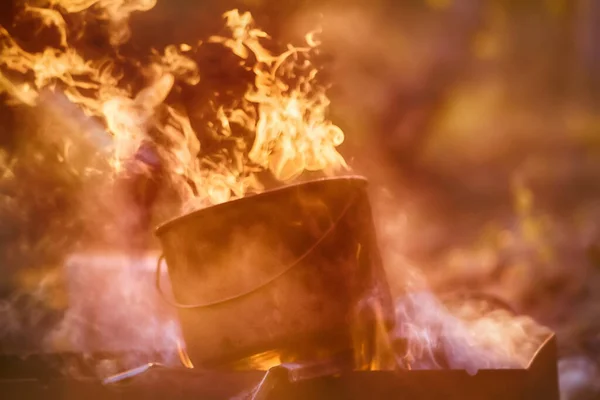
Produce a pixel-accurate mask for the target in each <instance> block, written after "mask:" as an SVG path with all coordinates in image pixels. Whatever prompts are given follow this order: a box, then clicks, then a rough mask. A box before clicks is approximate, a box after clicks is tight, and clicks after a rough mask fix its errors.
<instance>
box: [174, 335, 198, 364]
mask: <svg viewBox="0 0 600 400" xmlns="http://www.w3.org/2000/svg"><path fill="white" fill-rule="evenodd" d="M176 343H177V354H178V355H179V360H180V361H181V364H183V366H184V367H186V368H194V364H193V363H192V360H190V356H189V355H188V353H187V351H186V350H185V347H184V346H183V344H182V343H181V341H179V340H177V341H176Z"/></svg>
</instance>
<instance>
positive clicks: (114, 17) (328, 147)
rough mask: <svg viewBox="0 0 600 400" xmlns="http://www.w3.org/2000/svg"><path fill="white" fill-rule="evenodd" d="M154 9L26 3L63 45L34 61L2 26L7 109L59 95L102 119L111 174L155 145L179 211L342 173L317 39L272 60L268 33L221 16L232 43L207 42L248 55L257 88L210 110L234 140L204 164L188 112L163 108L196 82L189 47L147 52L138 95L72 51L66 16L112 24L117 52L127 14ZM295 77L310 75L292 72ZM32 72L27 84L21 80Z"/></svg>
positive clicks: (151, 1)
mask: <svg viewBox="0 0 600 400" xmlns="http://www.w3.org/2000/svg"><path fill="white" fill-rule="evenodd" d="M155 3H156V0H137V1H125V0H49V1H46V2H42V3H40V2H36V3H35V6H32V5H29V3H28V2H25V6H24V8H23V10H22V11H23V15H27V16H30V17H33V18H36V19H37V20H39V21H40V22H41V23H42V24H43V25H44V26H46V27H48V28H51V29H55V30H57V31H58V33H59V37H60V40H59V42H60V43H59V47H57V48H50V47H49V48H46V49H44V50H43V51H42V52H40V53H30V52H28V51H26V50H24V49H23V48H21V47H20V46H19V44H18V42H17V40H15V39H13V38H12V37H11V36H10V34H9V33H8V31H7V30H6V29H4V28H2V27H0V44H1V45H2V46H1V50H0V90H1V91H5V92H7V93H9V94H10V96H11V97H12V99H13V101H15V100H16V101H18V102H20V103H23V104H28V105H31V106H33V105H35V104H37V102H38V98H39V96H40V94H41V93H42V91H43V90H49V91H60V92H62V93H64V95H65V96H66V97H67V98H68V99H69V100H70V101H71V102H73V103H74V104H77V105H78V106H79V107H80V108H81V110H82V111H83V112H84V113H85V114H86V115H88V116H91V117H97V118H100V119H101V120H102V121H104V125H105V128H106V131H107V132H108V133H109V134H110V135H111V136H112V137H113V144H114V149H113V160H112V165H113V166H114V169H115V171H117V172H119V171H121V170H122V166H123V163H124V161H125V160H127V159H129V158H131V157H132V155H133V154H134V153H135V152H136V151H137V149H138V148H139V147H140V145H141V143H142V142H143V141H152V142H155V143H157V144H159V145H158V146H157V147H158V150H157V151H158V153H159V156H160V158H161V159H162V161H163V163H164V164H165V167H166V168H165V170H167V171H168V174H169V177H170V181H171V182H172V183H173V186H175V188H176V189H177V191H178V193H179V195H180V198H181V200H182V203H183V204H184V211H186V210H189V209H195V208H199V207H204V206H207V205H211V204H217V203H222V202H225V201H228V200H231V199H234V198H239V197H242V196H244V195H245V194H246V193H247V192H250V191H253V192H256V191H260V190H261V189H262V186H261V184H260V183H259V181H258V179H257V178H256V173H257V172H259V171H261V170H268V171H270V172H271V173H272V174H273V175H274V177H275V178H277V179H279V180H280V181H288V180H291V179H294V178H296V177H298V176H299V175H300V174H302V173H303V172H304V171H323V172H324V173H326V174H333V173H334V172H335V171H337V170H339V169H340V168H347V165H346V163H345V161H344V159H343V157H342V156H341V155H340V154H339V153H338V152H337V150H336V147H337V146H339V145H340V144H341V143H342V142H343V140H344V134H343V132H342V130H341V129H340V128H339V127H337V126H336V125H334V124H333V123H331V122H330V121H329V120H327V118H326V113H327V109H328V106H329V100H328V98H327V96H326V94H325V89H324V88H323V87H321V86H319V85H318V84H317V83H316V81H315V77H316V75H317V69H316V68H315V67H314V66H313V65H312V64H311V62H310V59H309V58H308V55H309V54H308V53H309V52H310V51H312V50H313V49H314V48H315V47H316V46H317V45H318V42H317V41H316V40H315V37H314V36H315V33H314V32H313V33H310V34H309V35H307V37H306V42H307V45H306V46H305V47H302V48H295V47H292V46H288V50H287V51H285V52H284V53H282V54H280V55H273V54H271V52H269V51H268V50H267V49H266V48H265V47H263V45H262V44H261V43H260V40H264V39H268V35H267V34H266V33H265V32H263V31H261V30H259V29H256V28H254V27H252V25H253V20H252V16H251V15H250V14H249V13H243V14H240V13H239V12H238V11H237V10H232V11H229V12H227V13H225V14H224V17H225V19H226V23H227V26H228V27H229V29H230V30H231V33H232V35H231V37H230V38H225V37H211V38H210V39H209V41H210V42H213V43H214V42H217V43H221V44H223V45H224V46H226V47H228V48H229V49H231V51H232V52H233V53H234V54H235V55H237V56H238V57H240V58H241V59H242V60H243V61H244V62H245V63H248V62H249V61H248V59H249V55H250V54H251V53H252V54H254V56H255V58H256V62H255V64H254V65H249V66H247V67H250V68H251V69H252V70H253V71H254V73H255V80H254V86H253V87H252V88H250V89H249V90H248V91H247V93H246V95H245V96H244V98H243V99H240V101H239V102H238V105H237V106H236V107H235V108H232V107H226V106H218V107H216V111H215V112H216V115H215V117H216V118H217V119H218V120H219V121H220V125H221V126H220V127H219V128H218V133H219V134H220V135H222V136H223V137H229V138H230V139H232V140H237V142H236V143H237V144H236V146H234V149H233V150H232V151H230V153H231V152H232V153H233V154H229V155H227V156H224V157H220V158H215V157H214V156H211V157H209V156H202V154H201V143H200V142H199V141H198V139H197V135H196V132H195V131H194V130H193V128H192V125H191V123H190V120H189V118H188V116H187V114H186V112H185V111H183V108H182V107H180V106H178V105H176V104H170V103H168V102H167V97H168V96H169V94H170V93H171V91H172V89H173V88H174V87H175V86H176V85H177V84H178V83H179V82H183V83H185V84H187V85H192V86H193V85H196V84H198V82H199V81H200V71H199V70H198V66H197V65H196V63H195V62H194V61H193V60H192V59H191V58H189V57H188V56H186V55H185V53H187V52H189V51H192V50H193V47H192V46H191V45H189V44H185V43H182V44H179V45H170V46H167V47H166V48H165V49H164V51H162V52H159V51H153V54H152V56H151V63H150V64H149V65H146V66H141V67H140V72H141V73H142V74H144V76H145V77H146V81H147V82H148V84H147V85H146V86H145V87H144V88H143V89H142V90H140V91H139V92H137V93H136V92H134V91H133V90H132V89H131V87H130V86H131V85H129V84H128V82H127V79H126V77H125V76H124V75H123V74H122V73H121V72H120V71H118V68H117V67H116V65H115V63H114V60H112V59H108V58H104V59H94V60H89V59H86V58H84V57H83V56H82V55H81V54H80V53H79V52H78V50H77V49H76V48H74V47H73V46H71V45H70V36H69V35H72V34H73V32H70V31H69V30H68V29H67V27H66V22H65V19H64V18H63V15H64V14H65V13H79V12H82V11H85V10H87V9H90V8H94V10H95V11H96V12H95V13H94V16H95V17H96V18H99V19H101V20H106V21H109V22H110V24H112V25H111V31H110V33H111V37H110V40H111V44H112V45H113V46H118V45H120V44H122V43H124V42H125V41H126V40H128V38H129V29H128V27H127V19H128V17H129V16H130V14H131V13H133V12H134V11H144V10H149V9H151V8H152V7H154V5H155ZM40 4H41V5H40ZM75 34H77V32H75ZM301 55H302V57H301ZM137 64H138V65H139V62H137ZM299 70H302V71H308V72H305V73H304V74H299V73H296V71H299ZM31 74H32V75H33V80H30V79H27V78H26V76H28V75H31ZM288 81H290V82H292V81H293V82H295V83H293V84H292V83H288ZM159 114H160V116H161V117H160V118H157V115H159ZM232 125H239V126H241V127H243V128H244V129H245V130H246V131H247V132H248V135H249V138H252V139H253V142H252V145H251V148H249V149H248V148H247V146H246V144H245V141H244V140H243V139H240V138H232V137H231V136H232V135H231V129H232V128H231V127H232ZM207 128H208V129H211V126H207ZM150 131H152V132H157V133H152V134H150Z"/></svg>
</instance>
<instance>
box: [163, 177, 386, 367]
mask: <svg viewBox="0 0 600 400" xmlns="http://www.w3.org/2000/svg"><path fill="white" fill-rule="evenodd" d="M366 188H367V181H366V179H364V178H362V177H354V176H350V177H340V178H328V179H321V180H315V181H310V182H304V183H300V184H295V185H290V186H286V187H283V188H279V189H276V190H271V191H266V192H263V193H260V194H256V195H253V196H250V197H245V198H242V199H238V200H233V201H230V202H227V203H223V204H219V205H215V206H212V207H209V208H205V209H202V210H198V211H194V212H192V213H189V214H186V215H183V216H181V217H178V218H175V219H174V220H171V221H169V222H167V223H165V224H163V225H162V226H160V227H159V228H158V229H157V231H156V235H157V236H158V238H159V240H160V243H161V246H162V249H163V252H164V260H166V263H167V265H168V271H169V277H170V280H171V286H172V290H173V296H174V299H172V300H168V301H169V302H170V303H171V304H173V305H174V306H176V307H177V308H178V315H179V319H180V323H181V329H182V333H183V336H184V339H185V342H186V347H187V351H188V354H189V357H190V359H191V361H192V362H193V363H194V364H195V365H203V366H212V367H214V366H218V365H224V364H226V363H228V362H232V361H234V360H239V359H241V358H244V357H248V356H251V355H253V354H258V353H261V352H265V351H273V350H275V351H278V352H280V354H288V355H293V357H295V358H296V360H297V359H298V358H302V355H303V354H304V355H306V354H308V353H311V354H312V356H314V354H315V351H316V352H319V351H321V350H324V351H330V352H335V351H344V350H347V349H351V348H352V346H353V343H352V339H351V338H352V330H353V329H354V328H353V327H354V326H355V322H356V320H357V318H360V320H361V321H362V322H365V315H364V314H365V310H370V309H375V308H376V309H377V310H380V311H379V312H378V315H379V316H378V318H379V319H381V318H383V320H384V321H383V322H384V323H385V326H388V327H390V328H391V327H392V325H393V323H394V312H393V306H392V301H391V296H390V291H389V286H388V284H387V281H386V278H385V275H384V271H383V267H382V263H381V258H380V254H379V252H378V248H377V243H376V237H375V231H374V226H373V221H372V214H371V208H370V203H369V198H368V195H367V191H366ZM162 259H163V257H161V259H159V264H158V268H157V271H158V272H159V273H160V268H161V261H162ZM158 276H159V275H157V277H158ZM157 286H158V288H159V289H160V279H157ZM375 303H376V304H377V307H373V304H375ZM359 316H360V317H359ZM382 316H383V317H382ZM381 322H382V321H378V323H381ZM319 349H320V350H319Z"/></svg>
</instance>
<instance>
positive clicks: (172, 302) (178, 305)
mask: <svg viewBox="0 0 600 400" xmlns="http://www.w3.org/2000/svg"><path fill="white" fill-rule="evenodd" d="M357 197H358V196H355V197H354V198H352V199H351V200H350V201H348V203H346V205H345V206H344V209H343V210H342V212H341V213H340V215H339V217H338V218H337V219H336V220H335V221H334V222H333V223H332V224H331V225H330V226H329V228H327V230H326V231H325V232H323V234H322V235H321V237H320V238H318V239H317V240H316V241H315V242H314V243H313V244H312V245H311V246H310V247H309V248H308V250H306V251H305V252H304V253H302V254H301V255H300V256H299V257H298V258H297V259H296V260H294V262H292V263H291V264H289V265H288V266H286V267H285V268H284V269H283V270H281V271H280V272H278V273H277V274H275V275H273V276H272V277H270V278H268V279H267V280H265V281H264V282H261V283H259V284H258V285H256V286H255V287H253V288H250V289H248V290H246V291H244V292H242V293H238V294H235V295H233V296H229V297H226V298H224V299H220V300H217V301H212V302H208V303H203V304H182V303H179V302H177V301H175V300H171V299H169V298H167V296H166V295H165V292H164V291H163V290H162V286H161V284H160V272H161V270H162V264H163V261H164V260H165V256H164V254H161V255H160V257H158V261H157V263H156V289H157V290H158V293H159V294H160V295H161V297H162V298H163V299H164V300H165V301H166V302H167V303H168V304H169V305H171V306H173V307H176V308H181V309H186V310H189V309H194V308H203V307H211V306H216V305H218V304H222V303H225V302H228V301H231V300H236V299H239V298H240V297H243V296H246V295H249V294H251V293H254V292H256V291H257V290H260V289H262V288H263V287H265V286H267V285H268V284H269V283H271V282H273V281H274V280H275V279H277V278H279V277H280V276H282V275H283V274H285V273H286V272H288V271H289V270H290V269H292V268H294V267H295V266H296V265H298V264H300V262H302V260H304V259H305V258H306V257H308V255H310V253H312V252H313V251H314V250H315V249H316V248H317V247H319V245H320V244H321V243H322V242H323V241H324V240H325V238H327V237H328V236H329V235H330V234H331V233H332V232H333V231H334V230H335V228H337V226H338V224H339V222H340V221H341V220H342V218H344V216H345V215H346V213H347V212H348V210H349V209H350V207H351V206H352V204H354V201H355V200H356V199H357Z"/></svg>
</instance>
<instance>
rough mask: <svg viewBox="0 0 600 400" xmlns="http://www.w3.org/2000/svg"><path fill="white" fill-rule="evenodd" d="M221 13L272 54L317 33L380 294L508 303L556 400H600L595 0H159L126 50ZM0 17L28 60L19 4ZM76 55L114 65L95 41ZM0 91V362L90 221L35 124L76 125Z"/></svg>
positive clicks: (43, 328) (28, 340) (599, 85)
mask: <svg viewBox="0 0 600 400" xmlns="http://www.w3.org/2000/svg"><path fill="white" fill-rule="evenodd" d="M232 8H239V9H240V10H249V11H251V12H252V14H253V15H254V17H255V19H256V20H257V23H258V26H260V27H261V28H262V29H264V30H265V31H267V32H269V33H270V35H271V36H272V37H273V38H274V39H275V41H276V42H278V43H281V44H282V45H283V44H285V43H287V42H298V41H299V40H301V38H302V37H303V35H304V34H305V33H306V32H307V31H310V30H312V29H314V28H315V27H317V26H321V27H322V32H321V35H320V36H319V38H320V40H321V42H322V45H321V48H322V52H321V54H320V56H321V58H322V60H320V63H321V65H322V68H323V73H324V77H325V79H326V80H327V83H328V84H329V85H331V89H330V91H329V94H330V98H331V101H332V104H331V119H332V120H333V121H334V122H335V123H336V124H338V125H339V126H340V127H341V128H342V129H343V130H344V132H345V133H346V142H345V143H344V145H343V146H342V149H341V153H342V154H343V155H344V156H345V157H346V160H347V161H348V163H349V164H350V165H351V167H352V169H353V171H354V172H356V173H360V174H363V175H365V176H367V177H368V178H369V179H370V181H371V186H372V189H373V201H374V205H375V210H376V213H377V224H378V227H379V230H380V233H379V239H380V242H381V247H382V251H383V253H384V257H385V261H386V267H387V268H388V270H389V274H390V276H392V277H393V278H392V284H393V286H394V290H395V291H396V292H397V293H398V294H401V293H402V290H403V285H404V283H405V279H406V276H405V274H404V271H405V270H406V269H407V268H408V267H407V266H408V265H410V266H416V268H418V269H419V270H420V271H422V272H423V273H424V274H425V275H426V276H427V278H428V280H429V284H430V285H431V287H432V289H433V290H434V291H447V290H461V289H477V290H485V291H488V292H490V293H494V294H497V295H499V296H502V297H503V298H505V299H507V301H509V302H511V303H512V304H513V305H514V306H515V307H516V308H517V309H519V310H520V311H522V312H524V313H527V314H530V315H532V316H534V317H535V318H536V319H537V320H538V321H540V322H541V323H543V324H546V325H548V326H550V327H551V328H552V329H554V330H555V331H556V332H557V335H558V339H559V347H560V356H561V365H560V369H561V379H562V381H561V384H562V390H563V391H564V396H565V398H586V399H592V398H600V373H599V372H598V368H599V363H600V108H599V107H600V2H598V1H595V0H535V1H533V0H532V1H525V0H403V1H395V0H369V1H364V0H363V1H358V0H319V1H316V0H298V1H282V0H246V1H233V0H220V1H210V0H205V1H192V0H169V1H166V0H159V1H158V3H157V5H156V7H155V8H154V9H152V10H150V11H148V12H144V13H139V14H134V15H133V16H132V18H131V21H130V25H131V29H132V39H131V41H130V42H129V43H128V44H127V47H126V48H125V50H124V51H129V52H132V53H135V52H136V51H140V49H143V48H149V47H155V48H162V47H164V46H165V45H167V44H169V43H181V42H189V41H191V40H197V39H201V40H206V38H208V36H210V35H212V34H215V33H218V32H219V31H221V30H222V27H223V20H222V18H221V14H222V13H223V12H224V11H226V10H229V9H232ZM0 15H1V17H0V18H1V20H0V25H2V26H3V27H5V28H6V29H8V30H9V31H11V33H13V34H14V35H17V36H18V37H19V38H20V40H22V43H25V44H24V47H27V46H28V49H30V51H32V50H34V49H35V48H36V46H38V47H39V46H40V43H41V41H40V39H39V33H36V31H35V29H33V30H32V29H30V28H28V27H27V26H28V25H26V24H25V25H23V24H21V25H19V24H16V23H15V6H14V4H12V3H11V2H9V1H6V2H2V5H0ZM21 26H24V27H25V28H20V27H21ZM20 29H21V30H20ZM0 45H2V43H0ZM79 45H81V46H82V47H85V48H86V49H87V51H89V52H90V54H102V53H103V52H109V51H110V50H109V49H108V47H107V40H106V38H104V37H103V36H102V34H101V33H99V34H98V36H97V37H94V38H93V39H89V40H87V41H86V42H85V43H80V44H79ZM199 63H200V64H201V65H200V71H201V75H202V80H203V84H204V85H208V86H205V87H212V86H211V85H216V83H215V82H221V83H222V82H223V81H227V80H228V79H230V78H231V77H229V76H223V69H222V68H221V66H220V64H219V62H218V61H215V58H214V57H212V58H211V57H210V56H209V55H207V56H206V57H204V58H202V59H200V60H199ZM236 79H237V78H236ZM239 79H241V81H243V79H244V77H239ZM241 87H243V85H241ZM2 96H4V97H3V98H2V102H1V103H2V105H1V106H0V148H1V150H0V157H1V158H2V160H3V162H4V165H5V166H10V168H4V172H3V173H0V266H1V268H2V272H1V275H0V276H1V278H0V297H1V298H2V299H4V300H0V321H2V322H1V323H0V325H1V326H0V350H4V351H12V350H14V349H15V348H24V349H25V348H26V349H35V348H36V346H41V344H40V343H42V342H43V337H44V336H45V334H46V332H47V331H48V329H50V327H52V326H53V324H56V323H57V321H59V320H60V319H61V315H62V314H61V313H62V312H63V311H64V309H65V308H66V306H67V300H66V296H65V295H64V287H63V286H64V285H63V280H64V277H62V274H61V272H60V271H61V269H60V268H59V266H60V265H61V264H62V263H63V262H64V259H65V257H66V255H68V254H69V253H70V252H72V251H73V250H74V248H75V247H76V246H77V245H78V243H80V242H81V241H84V240H85V238H86V237H91V236H93V232H88V231H86V229H88V228H86V226H89V224H83V223H82V218H84V217H86V216H89V214H90V213H89V212H88V213H87V214H86V213H80V212H77V213H75V212H74V211H73V210H75V209H77V210H80V209H81V202H82V201H84V200H82V193H84V192H85V193H87V192H88V191H87V190H85V189H84V188H86V187H89V186H90V185H91V186H93V183H90V182H87V181H86V182H83V181H82V180H81V179H79V178H78V175H77V174H76V173H74V172H73V170H71V169H68V168H65V167H64V165H63V164H62V163H61V161H60V157H57V155H56V154H59V153H60V152H61V151H64V149H62V148H60V146H58V145H57V144H56V143H57V142H56V141H54V139H53V137H55V136H53V135H48V134H47V132H48V126H50V127H52V129H51V130H52V132H54V133H58V136H60V137H62V136H64V135H66V134H68V133H69V132H71V131H72V130H73V129H72V128H69V126H66V125H68V124H67V123H66V122H64V118H63V117H61V115H60V113H58V112H56V111H54V112H53V111H52V110H50V111H48V110H46V111H45V112H35V113H33V112H32V111H31V110H29V109H26V108H23V107H19V106H15V105H10V102H9V101H8V100H9V98H8V97H7V96H6V95H2ZM198 96H200V97H201V94H200V95H198ZM192 97H193V96H192ZM190 101H191V100H190ZM194 101H199V100H198V98H195V100H194ZM38 111H39V110H38ZM191 117H192V118H194V115H191ZM198 118H200V116H198ZM90 129H91V128H90ZM73 140H76V139H73ZM81 146H83V143H82V144H81ZM0 165H2V163H0ZM88 196H89V194H88ZM111 196H112V194H110V193H100V194H98V193H97V194H96V195H94V197H93V198H94V199H96V200H97V199H110V200H107V201H108V202H112V201H113V200H112V197H111ZM85 201H87V202H89V201H90V200H89V197H88V198H87V200H85ZM115 201H116V200H115ZM101 209H102V207H101V206H97V207H96V208H95V210H96V211H95V212H98V210H101ZM75 216H77V217H75ZM86 218H87V217H86ZM99 224H100V223H99ZM100 228H101V227H100V226H99V225H98V229H100ZM86 235H87V236H86ZM24 310H27V311H26V312H25V311H24ZM17 332H19V334H17ZM22 332H27V334H26V335H22V334H21V333H22Z"/></svg>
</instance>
